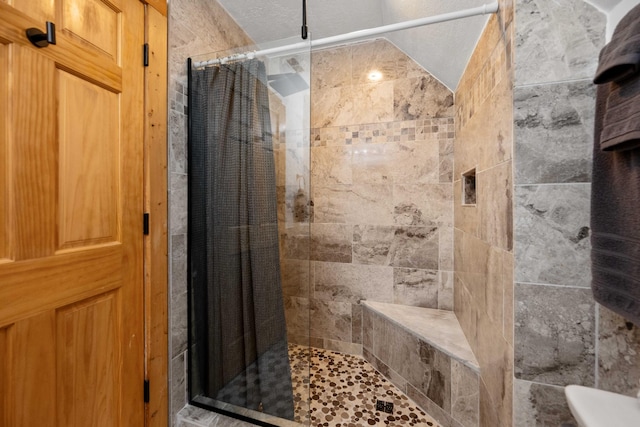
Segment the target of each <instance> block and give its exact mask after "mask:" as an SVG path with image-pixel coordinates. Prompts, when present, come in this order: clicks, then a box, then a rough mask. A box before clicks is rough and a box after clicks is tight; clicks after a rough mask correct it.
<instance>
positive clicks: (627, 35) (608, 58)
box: [593, 5, 640, 85]
mask: <svg viewBox="0 0 640 427" xmlns="http://www.w3.org/2000/svg"><path fill="white" fill-rule="evenodd" d="M638 71H640V5H638V6H636V7H634V8H633V9H631V10H630V11H629V12H628V13H627V14H626V15H625V16H624V17H623V18H622V19H621V20H620V22H619V23H618V25H617V26H616V29H615V31H614V32H613V35H612V37H611V41H610V42H609V43H608V44H607V45H606V46H605V47H604V48H602V51H600V60H599V62H598V70H597V71H596V77H595V78H594V79H593V82H594V83H595V84H598V85H599V84H603V83H608V82H614V81H620V80H624V79H626V78H627V77H629V76H632V75H634V74H637V73H638Z"/></svg>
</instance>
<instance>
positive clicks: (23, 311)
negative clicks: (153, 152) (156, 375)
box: [0, 0, 144, 427]
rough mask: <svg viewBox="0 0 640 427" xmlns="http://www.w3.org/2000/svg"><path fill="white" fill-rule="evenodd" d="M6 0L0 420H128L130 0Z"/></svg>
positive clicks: (131, 322)
mask: <svg viewBox="0 0 640 427" xmlns="http://www.w3.org/2000/svg"><path fill="white" fill-rule="evenodd" d="M13 4H14V5H15V7H13V6H12V5H11V4H9V3H8V2H3V1H2V0H0V42H4V45H0V59H2V62H1V63H0V168H2V169H1V170H2V172H0V173H2V175H1V176H0V235H1V237H0V424H1V425H7V426H12V427H13V426H16V427H22V426H36V425H43V426H44V425H46V426H54V425H55V426H58V427H62V426H64V427H75V426H88V425H90V426H109V427H111V426H121V427H125V426H141V425H143V424H144V402H143V399H142V397H143V396H142V384H143V379H144V346H143V344H144V341H143V340H144V329H143V318H144V317H143V298H142V292H143V268H142V267H143V264H142V255H143V253H142V242H143V236H142V212H143V199H142V195H143V193H142V191H143V156H142V154H143V151H142V150H143V137H144V135H143V112H144V110H143V95H144V92H143V89H144V88H143V79H144V75H143V67H142V58H141V52H142V44H143V43H144V6H143V5H142V4H141V3H140V2H139V0H121V1H115V2H113V1H108V2H107V1H104V2H102V1H99V0H54V1H49V2H46V1H36V0H30V1H27V2H25V1H23V0H20V1H18V0H13ZM43 4H45V6H46V5H49V4H52V5H53V9H52V10H53V11H54V13H53V16H51V17H48V18H47V19H48V20H51V21H53V22H54V23H55V24H56V26H57V28H58V33H57V45H50V46H48V47H46V48H42V49H38V48H36V47H34V46H32V45H31V44H30V43H29V41H28V40H27V39H26V36H25V29H26V28H29V27H38V28H42V29H44V27H45V25H44V21H43V10H44V11H45V12H46V10H47V8H46V7H45V8H44V9H43V8H41V6H42V5H43ZM46 13H48V12H46ZM46 13H45V14H46ZM63 23H64V24H63ZM61 29H62V31H61ZM7 106H8V107H7ZM3 259H4V261H3Z"/></svg>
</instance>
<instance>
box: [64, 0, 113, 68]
mask: <svg viewBox="0 0 640 427" xmlns="http://www.w3.org/2000/svg"><path fill="white" fill-rule="evenodd" d="M63 3H64V9H63V16H62V23H63V27H62V28H63V29H64V30H66V31H68V32H69V33H70V34H73V35H75V36H77V37H79V38H81V39H82V40H84V41H86V42H88V43H91V44H92V45H93V46H95V47H96V48H98V49H100V50H101V51H103V52H104V53H106V54H107V55H109V56H110V57H111V58H113V59H114V60H115V59H116V58H118V50H117V49H118V45H119V43H118V42H119V35H120V31H119V22H120V17H121V16H120V10H119V9H116V8H115V7H113V6H110V5H108V4H106V3H105V2H103V1H101V0H65V1H64V2H63ZM118 3H119V2H118ZM79 17H82V19H79Z"/></svg>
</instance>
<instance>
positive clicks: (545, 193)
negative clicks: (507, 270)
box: [514, 0, 640, 427]
mask: <svg viewBox="0 0 640 427" xmlns="http://www.w3.org/2000/svg"><path fill="white" fill-rule="evenodd" d="M605 24H606V17H605V15H604V14H602V13H601V12H600V11H598V10H597V9H595V8H594V7H592V6H591V5H589V4H588V3H587V2H585V1H583V0H566V1H563V2H554V1H551V0H517V3H516V31H517V32H516V40H517V42H516V53H515V58H516V65H515V92H514V128H515V173H514V176H515V189H516V190H515V216H514V218H515V260H516V268H515V282H516V283H515V301H516V310H515V376H516V378H517V379H516V384H515V413H516V416H515V425H516V426H518V427H525V426H527V427H529V426H539V425H545V426H559V425H561V424H563V423H567V424H566V425H571V424H575V421H574V420H573V419H572V417H571V414H570V412H569V409H568V407H567V405H566V400H565V398H564V392H563V387H564V386H565V385H569V384H581V385H586V386H591V387H594V386H595V387H598V388H602V389H607V390H612V391H616V392H621V393H628V394H630V393H631V392H632V391H634V390H637V389H638V387H639V384H638V380H640V332H639V330H638V327H637V326H635V327H632V328H631V329H627V327H626V326H625V321H624V319H622V318H621V317H619V316H618V315H616V314H614V313H612V312H611V311H609V310H607V309H605V308H603V307H599V306H598V305H597V304H595V302H594V300H593V297H592V294H591V289H590V280H591V271H590V268H591V266H590V260H589V256H590V243H589V238H590V230H589V219H590V217H589V209H590V191H591V185H590V182H591V149H592V145H593V115H594V106H595V87H594V86H593V85H592V83H591V80H592V78H593V75H594V73H595V68H596V65H597V59H598V53H599V51H600V49H601V48H602V46H604V43H605V40H604V35H605ZM563 425H565V424H563Z"/></svg>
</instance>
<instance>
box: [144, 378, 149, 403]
mask: <svg viewBox="0 0 640 427" xmlns="http://www.w3.org/2000/svg"><path fill="white" fill-rule="evenodd" d="M144 403H149V380H144Z"/></svg>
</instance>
